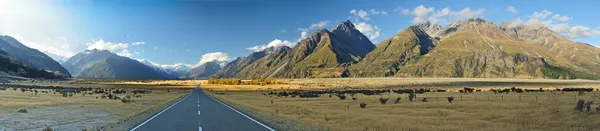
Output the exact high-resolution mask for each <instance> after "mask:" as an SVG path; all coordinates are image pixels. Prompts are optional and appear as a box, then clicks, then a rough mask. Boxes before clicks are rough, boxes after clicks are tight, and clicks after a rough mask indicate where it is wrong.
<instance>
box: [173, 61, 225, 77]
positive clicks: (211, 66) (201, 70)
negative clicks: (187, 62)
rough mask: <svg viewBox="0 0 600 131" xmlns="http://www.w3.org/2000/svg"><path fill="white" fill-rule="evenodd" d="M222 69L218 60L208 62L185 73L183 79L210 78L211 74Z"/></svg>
mask: <svg viewBox="0 0 600 131" xmlns="http://www.w3.org/2000/svg"><path fill="white" fill-rule="evenodd" d="M219 70H221V65H219V63H217V62H206V63H204V64H202V65H200V66H198V67H194V68H193V69H192V70H190V71H188V72H187V73H185V74H183V76H182V77H181V78H183V79H208V78H209V77H210V76H211V75H213V74H215V73H216V72H217V71H219Z"/></svg>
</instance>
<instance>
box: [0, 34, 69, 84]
mask: <svg viewBox="0 0 600 131" xmlns="http://www.w3.org/2000/svg"><path fill="white" fill-rule="evenodd" d="M0 49H1V50H3V51H5V52H6V53H7V54H9V55H11V56H14V57H15V58H17V59H19V60H20V61H21V62H22V63H23V64H25V65H28V66H30V67H31V68H35V69H43V70H48V71H52V72H55V73H56V74H59V76H60V77H71V74H70V73H69V71H67V69H65V68H64V67H62V66H61V65H60V64H59V63H58V62H56V61H55V60H54V59H52V58H51V57H49V56H48V55H46V54H44V53H42V52H40V51H39V50H36V49H32V48H29V47H27V46H25V45H23V44H22V43H21V42H19V41H18V40H16V39H15V38H13V37H10V36H4V35H0Z"/></svg>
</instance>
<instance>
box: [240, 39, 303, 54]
mask: <svg viewBox="0 0 600 131" xmlns="http://www.w3.org/2000/svg"><path fill="white" fill-rule="evenodd" d="M295 45H296V43H294V42H291V41H287V40H283V41H282V40H279V39H275V40H273V41H271V42H269V44H267V45H256V46H253V47H248V48H246V50H251V51H254V52H259V51H262V50H265V49H267V48H269V47H279V46H288V47H294V46H295Z"/></svg>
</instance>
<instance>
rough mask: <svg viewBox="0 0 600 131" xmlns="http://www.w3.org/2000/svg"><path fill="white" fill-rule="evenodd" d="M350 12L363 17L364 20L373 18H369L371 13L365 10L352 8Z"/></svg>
mask: <svg viewBox="0 0 600 131" xmlns="http://www.w3.org/2000/svg"><path fill="white" fill-rule="evenodd" d="M350 14H352V15H354V16H357V17H358V18H361V19H363V20H370V19H371V18H369V13H367V12H366V11H364V10H362V9H361V10H358V11H356V10H350Z"/></svg>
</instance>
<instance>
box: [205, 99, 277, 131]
mask: <svg viewBox="0 0 600 131" xmlns="http://www.w3.org/2000/svg"><path fill="white" fill-rule="evenodd" d="M206 96H208V98H210V99H213V100H215V101H217V102H219V103H221V104H222V105H224V106H225V107H227V108H229V109H231V110H233V111H235V112H237V113H238V114H240V115H242V116H244V117H246V118H248V119H250V120H252V121H254V122H255V123H257V124H259V125H261V126H263V127H265V128H267V129H269V130H270V131H275V130H273V128H271V127H269V126H267V125H265V124H263V123H260V122H259V121H257V120H254V119H252V117H250V116H248V115H246V114H244V113H242V112H240V111H238V110H236V109H234V108H233V107H231V106H229V105H227V104H225V103H223V102H221V101H219V100H217V99H215V98H213V97H211V96H210V95H206Z"/></svg>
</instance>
